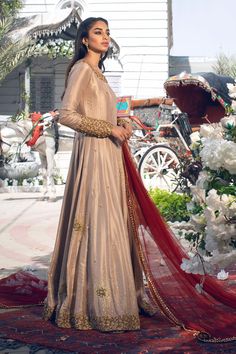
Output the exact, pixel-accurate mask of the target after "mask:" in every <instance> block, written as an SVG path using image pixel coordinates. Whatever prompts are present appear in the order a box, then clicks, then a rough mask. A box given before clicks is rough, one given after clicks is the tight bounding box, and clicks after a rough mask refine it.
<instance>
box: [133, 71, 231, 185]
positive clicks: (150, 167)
mask: <svg viewBox="0 0 236 354" xmlns="http://www.w3.org/2000/svg"><path fill="white" fill-rule="evenodd" d="M227 84H235V80H234V79H232V78H231V77H226V76H220V75H216V74H214V73H200V74H194V75H192V74H187V73H181V74H180V75H177V76H173V77H171V78H169V79H168V80H167V81H166V82H165V84H164V87H165V89H166V91H167V94H168V96H169V97H170V99H163V100H159V101H158V100H139V101H132V103H131V106H132V107H133V110H134V111H133V113H134V115H133V116H132V115H131V117H130V118H131V119H132V120H133V122H134V134H133V136H132V138H131V141H130V147H131V150H132V152H133V154H134V157H135V159H136V162H137V165H138V169H139V172H140V174H141V177H142V180H143V182H144V185H145V186H146V188H147V189H149V188H155V187H158V188H161V189H167V190H169V191H173V190H175V189H176V188H177V187H178V185H179V183H180V165H181V162H184V163H185V162H186V159H188V160H189V159H190V158H191V155H192V152H191V150H190V144H191V137H190V136H191V133H192V132H193V131H194V130H196V129H198V127H199V125H201V124H203V123H216V122H219V121H220V119H221V118H223V117H224V116H225V115H227V114H228V113H229V112H230V106H231V103H232V99H231V97H230V96H229V89H228V87H227ZM177 108H178V109H180V111H179V110H178V109H177ZM137 128H138V129H139V131H141V132H142V133H138V134H137V131H136V129H137ZM182 165H183V164H182Z"/></svg>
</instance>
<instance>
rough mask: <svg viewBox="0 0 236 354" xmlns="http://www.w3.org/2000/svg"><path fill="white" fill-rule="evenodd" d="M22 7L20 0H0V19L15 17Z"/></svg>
mask: <svg viewBox="0 0 236 354" xmlns="http://www.w3.org/2000/svg"><path fill="white" fill-rule="evenodd" d="M22 7H23V1H22V0H0V18H1V19H2V18H4V17H11V16H15V15H16V13H17V12H18V11H19V10H20V9H21V8H22Z"/></svg>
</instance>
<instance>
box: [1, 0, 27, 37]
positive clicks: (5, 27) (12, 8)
mask: <svg viewBox="0 0 236 354" xmlns="http://www.w3.org/2000/svg"><path fill="white" fill-rule="evenodd" d="M22 7H23V2H22V0H0V40H1V39H2V37H3V36H4V34H5V33H7V32H8V31H9V30H10V28H11V24H12V22H13V19H14V17H15V16H16V14H17V12H18V11H19V10H20V9H21V8H22Z"/></svg>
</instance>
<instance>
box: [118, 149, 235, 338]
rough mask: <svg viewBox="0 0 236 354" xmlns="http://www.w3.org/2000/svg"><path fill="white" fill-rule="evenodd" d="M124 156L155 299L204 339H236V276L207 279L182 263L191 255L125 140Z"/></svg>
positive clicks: (134, 219) (171, 317)
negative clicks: (152, 195)
mask: <svg viewBox="0 0 236 354" xmlns="http://www.w3.org/2000/svg"><path fill="white" fill-rule="evenodd" d="M123 155H124V165H125V170H126V179H127V199H128V207H129V215H130V219H131V223H132V229H133V233H134V237H135V240H136V244H137V246H138V249H139V256H140V260H141V263H142V266H143V269H144V272H145V274H146V278H147V281H148V286H149V290H150V296H151V297H152V300H154V301H155V303H156V304H157V306H158V307H159V309H160V311H161V312H162V313H163V314H164V315H165V316H166V317H167V318H168V319H169V320H170V321H171V322H172V323H175V324H177V325H180V326H181V327H183V328H185V329H189V330H192V331H195V332H196V334H198V337H199V339H201V340H204V341H211V342H221V341H223V342H225V341H230V340H236V281H234V282H233V283H234V285H233V286H227V284H228V283H229V281H228V282H222V281H218V280H217V279H216V278H214V277H212V276H209V275H206V276H205V277H204V279H203V277H202V276H201V275H196V274H191V273H190V274H189V273H186V272H184V271H183V270H182V269H181V268H180V264H181V263H182V258H188V255H187V254H186V252H185V251H184V249H183V248H182V246H181V245H180V244H179V242H178V240H177V239H176V237H175V236H174V234H173V233H172V232H171V230H170V228H169V227H168V225H167V224H166V223H165V221H164V220H163V219H162V217H161V216H160V214H159V212H158V210H157V208H156V206H155V204H154V203H153V202H152V200H151V199H150V197H149V195H148V193H147V191H146V189H145V187H144V185H143V183H142V180H141V177H140V175H139V174H138V172H137V170H136V167H135V165H134V162H133V159H132V156H131V154H130V151H129V149H128V146H127V144H124V145H123ZM234 279H235V278H234ZM203 280H204V281H203ZM202 281H203V282H202ZM197 284H202V288H203V290H202V292H201V293H199V292H198V291H197V289H196V285H197ZM200 288H201V287H200Z"/></svg>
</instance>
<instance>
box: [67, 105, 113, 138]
mask: <svg viewBox="0 0 236 354" xmlns="http://www.w3.org/2000/svg"><path fill="white" fill-rule="evenodd" d="M78 115H79V119H78ZM61 116H64V118H61V123H62V124H64V125H67V126H68V127H69V128H72V129H74V130H76V131H79V132H81V133H85V134H87V135H89V136H95V137H97V138H107V137H108V136H110V135H111V131H112V129H113V127H114V126H113V124H112V123H110V122H107V121H105V120H102V119H95V118H90V117H87V116H83V115H81V114H79V113H77V112H72V113H71V111H69V110H66V109H62V110H61Z"/></svg>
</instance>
